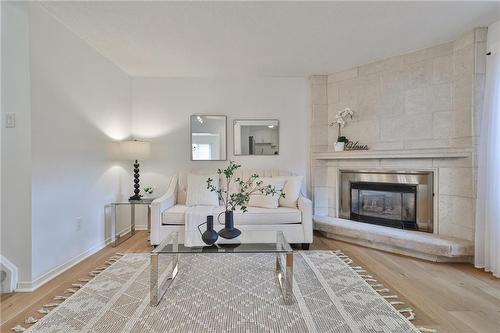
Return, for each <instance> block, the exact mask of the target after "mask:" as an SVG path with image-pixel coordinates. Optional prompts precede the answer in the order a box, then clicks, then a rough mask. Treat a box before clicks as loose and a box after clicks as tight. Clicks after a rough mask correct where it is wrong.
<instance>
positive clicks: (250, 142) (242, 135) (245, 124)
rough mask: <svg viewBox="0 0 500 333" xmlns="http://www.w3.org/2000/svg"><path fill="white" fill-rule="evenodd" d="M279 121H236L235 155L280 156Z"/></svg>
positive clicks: (234, 130) (234, 124)
mask: <svg viewBox="0 0 500 333" xmlns="http://www.w3.org/2000/svg"><path fill="white" fill-rule="evenodd" d="M279 132H280V127H279V121H278V120H276V119H270V120H253V119H245V120H235V121H234V123H233V133H234V155H278V154H279V137H280V135H279Z"/></svg>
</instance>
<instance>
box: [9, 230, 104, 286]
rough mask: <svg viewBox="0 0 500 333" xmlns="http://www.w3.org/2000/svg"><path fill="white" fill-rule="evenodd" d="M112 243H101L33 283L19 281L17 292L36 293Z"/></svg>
mask: <svg viewBox="0 0 500 333" xmlns="http://www.w3.org/2000/svg"><path fill="white" fill-rule="evenodd" d="M110 243H111V238H108V239H106V240H104V241H103V242H101V243H99V244H97V245H94V246H93V247H91V248H90V249H88V250H86V251H84V252H83V253H81V254H79V255H77V256H76V257H74V258H72V259H70V260H68V261H66V262H65V263H63V264H61V265H59V266H57V267H55V268H53V269H51V270H50V271H48V272H47V273H45V274H43V275H42V276H40V277H38V278H36V279H35V280H33V281H19V282H18V283H17V288H16V292H22V293H23V292H32V291H35V290H36V289H37V288H39V287H41V286H43V285H44V284H45V283H47V282H49V281H50V280H52V279H53V278H55V277H56V276H58V275H59V274H61V273H63V272H65V271H67V270H68V269H70V268H71V267H73V266H75V265H77V264H78V263H80V262H81V261H83V260H84V259H86V258H88V257H90V256H91V255H93V254H94V253H96V252H98V251H100V250H102V249H103V248H104V247H106V245H108V244H110Z"/></svg>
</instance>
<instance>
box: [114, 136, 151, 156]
mask: <svg viewBox="0 0 500 333" xmlns="http://www.w3.org/2000/svg"><path fill="white" fill-rule="evenodd" d="M120 155H121V157H122V158H123V159H125V160H140V161H145V160H149V158H150V156H151V144H150V143H149V142H146V141H135V140H134V141H122V142H120Z"/></svg>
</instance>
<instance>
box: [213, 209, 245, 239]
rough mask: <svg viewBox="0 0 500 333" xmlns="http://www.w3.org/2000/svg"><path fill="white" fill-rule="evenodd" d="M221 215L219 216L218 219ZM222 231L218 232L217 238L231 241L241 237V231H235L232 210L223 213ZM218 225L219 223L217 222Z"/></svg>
mask: <svg viewBox="0 0 500 333" xmlns="http://www.w3.org/2000/svg"><path fill="white" fill-rule="evenodd" d="M221 215H222V213H220V214H219V216H218V218H220V216H221ZM224 219H225V221H224V229H222V230H221V231H219V236H221V237H222V238H225V239H233V238H236V237H238V236H239V235H241V231H240V230H239V229H236V228H235V227H234V220H233V211H232V210H226V211H225V212H224ZM219 223H220V221H219Z"/></svg>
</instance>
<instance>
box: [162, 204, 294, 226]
mask: <svg viewBox="0 0 500 333" xmlns="http://www.w3.org/2000/svg"><path fill="white" fill-rule="evenodd" d="M188 209H189V207H187V206H186V205H175V206H173V207H172V208H169V209H167V210H166V211H164V212H163V215H162V224H169V225H172V224H175V225H182V224H184V223H185V215H186V212H187V211H188ZM220 211H221V212H222V211H223V208H222V207H221V208H220ZM214 215H216V214H214ZM215 218H216V219H217V216H215ZM223 220H224V217H223V216H221V221H223ZM301 222H302V213H301V211H300V210H298V209H296V208H288V207H279V208H273V209H269V208H259V207H248V211H247V212H246V213H243V212H241V211H239V210H237V211H235V212H234V223H235V224H237V225H276V224H292V223H301ZM215 223H217V221H215Z"/></svg>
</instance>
